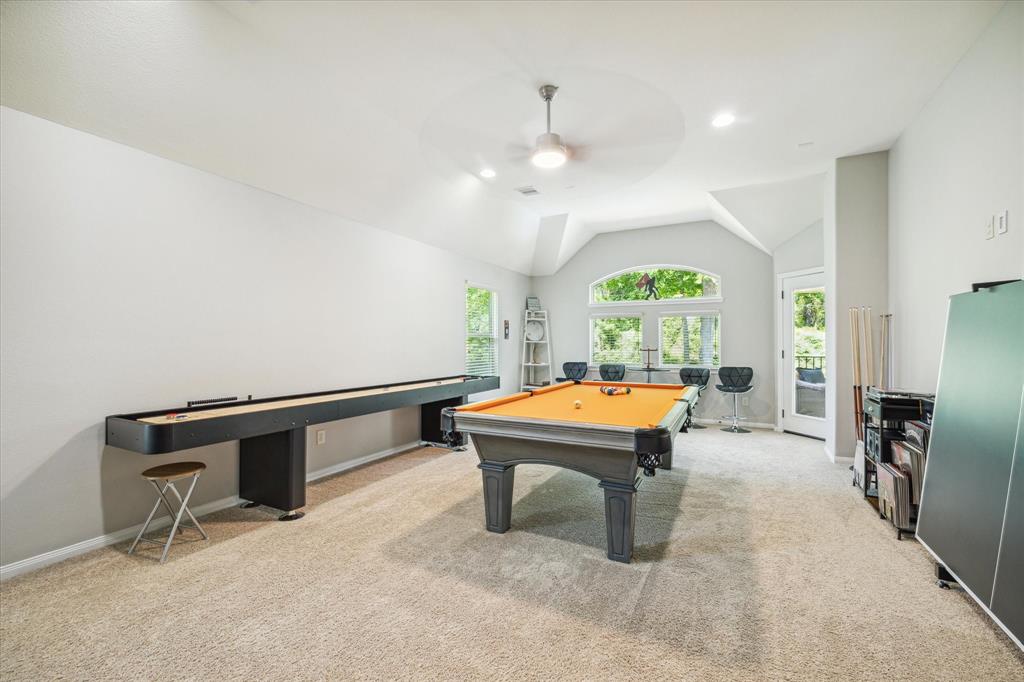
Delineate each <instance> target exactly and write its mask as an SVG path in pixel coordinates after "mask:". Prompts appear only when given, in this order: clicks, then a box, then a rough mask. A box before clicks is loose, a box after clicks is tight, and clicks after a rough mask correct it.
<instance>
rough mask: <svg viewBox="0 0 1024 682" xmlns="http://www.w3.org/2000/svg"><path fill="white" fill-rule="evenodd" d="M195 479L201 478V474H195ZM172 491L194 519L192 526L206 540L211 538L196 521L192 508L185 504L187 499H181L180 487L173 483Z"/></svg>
mask: <svg viewBox="0 0 1024 682" xmlns="http://www.w3.org/2000/svg"><path fill="white" fill-rule="evenodd" d="M195 479H196V480H198V479H199V474H196V475H195ZM193 485H195V483H193ZM171 492H172V493H174V496H175V497H177V498H178V502H180V503H181V506H182V507H184V508H185V513H186V514H188V517H189V518H190V519H192V527H193V528H195V529H196V530H197V531H199V533H200V535H202V536H203V539H204V540H209V539H210V536H209V535H207V534H206V531H205V530H203V527H202V526H200V525H199V522H198V521H196V517H194V516H192V510H191V509H189V508H188V505H187V504H185V500H183V499H181V493H179V492H178V489H177V488H175V487H174V486H173V485H172V486H171ZM182 525H184V524H182Z"/></svg>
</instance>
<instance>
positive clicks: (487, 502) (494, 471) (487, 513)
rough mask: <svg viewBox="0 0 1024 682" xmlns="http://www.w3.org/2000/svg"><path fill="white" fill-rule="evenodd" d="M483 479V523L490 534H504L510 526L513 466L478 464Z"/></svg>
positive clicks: (514, 469)
mask: <svg viewBox="0 0 1024 682" xmlns="http://www.w3.org/2000/svg"><path fill="white" fill-rule="evenodd" d="M477 467H478V468H479V469H480V471H481V472H482V473H483V479H484V521H485V523H486V525H487V530H489V531H491V532H492V533H504V532H505V531H507V530H508V529H509V526H511V525H512V488H513V486H514V485H515V474H516V468H515V465H512V466H509V465H507V464H498V463H496V462H486V461H485V462H480V463H479V464H477Z"/></svg>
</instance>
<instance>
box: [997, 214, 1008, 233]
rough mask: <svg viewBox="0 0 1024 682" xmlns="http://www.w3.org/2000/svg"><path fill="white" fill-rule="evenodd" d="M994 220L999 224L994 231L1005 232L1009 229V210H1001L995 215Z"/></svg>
mask: <svg viewBox="0 0 1024 682" xmlns="http://www.w3.org/2000/svg"><path fill="white" fill-rule="evenodd" d="M996 220H998V221H999V224H998V225H996V233H997V234H1006V233H1007V231H1008V230H1009V229H1010V212H1009V211H1008V210H1007V211H1003V212H1002V213H1000V214H999V215H997V216H996Z"/></svg>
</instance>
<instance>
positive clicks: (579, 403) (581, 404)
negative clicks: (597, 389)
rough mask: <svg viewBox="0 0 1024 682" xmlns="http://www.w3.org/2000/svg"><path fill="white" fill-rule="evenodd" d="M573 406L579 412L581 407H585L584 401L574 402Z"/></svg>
mask: <svg viewBox="0 0 1024 682" xmlns="http://www.w3.org/2000/svg"><path fill="white" fill-rule="evenodd" d="M572 406H573V407H575V408H576V409H577V410H578V409H580V408H581V407H583V401H582V400H577V401H576V402H574V403H573V404H572Z"/></svg>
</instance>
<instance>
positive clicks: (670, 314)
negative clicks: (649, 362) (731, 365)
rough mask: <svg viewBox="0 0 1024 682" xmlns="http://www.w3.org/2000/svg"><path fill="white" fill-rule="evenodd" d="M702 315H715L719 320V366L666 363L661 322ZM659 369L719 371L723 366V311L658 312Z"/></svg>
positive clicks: (712, 309)
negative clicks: (684, 368) (700, 368)
mask: <svg viewBox="0 0 1024 682" xmlns="http://www.w3.org/2000/svg"><path fill="white" fill-rule="evenodd" d="M701 315H714V316H716V317H717V318H718V364H717V365H713V364H712V365H676V364H668V363H666V362H665V357H664V348H665V344H664V340H663V339H662V337H661V332H662V327H661V321H662V320H664V319H666V318H670V317H700V316H701ZM657 325H658V327H657V332H658V367H664V368H668V369H680V368H682V367H703V368H704V369H709V370H711V371H713V372H714V371H717V370H718V368H720V367H721V366H722V311H721V309H714V308H710V309H707V310H689V309H688V310H671V311H669V310H663V311H659V312H658V322H657Z"/></svg>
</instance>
